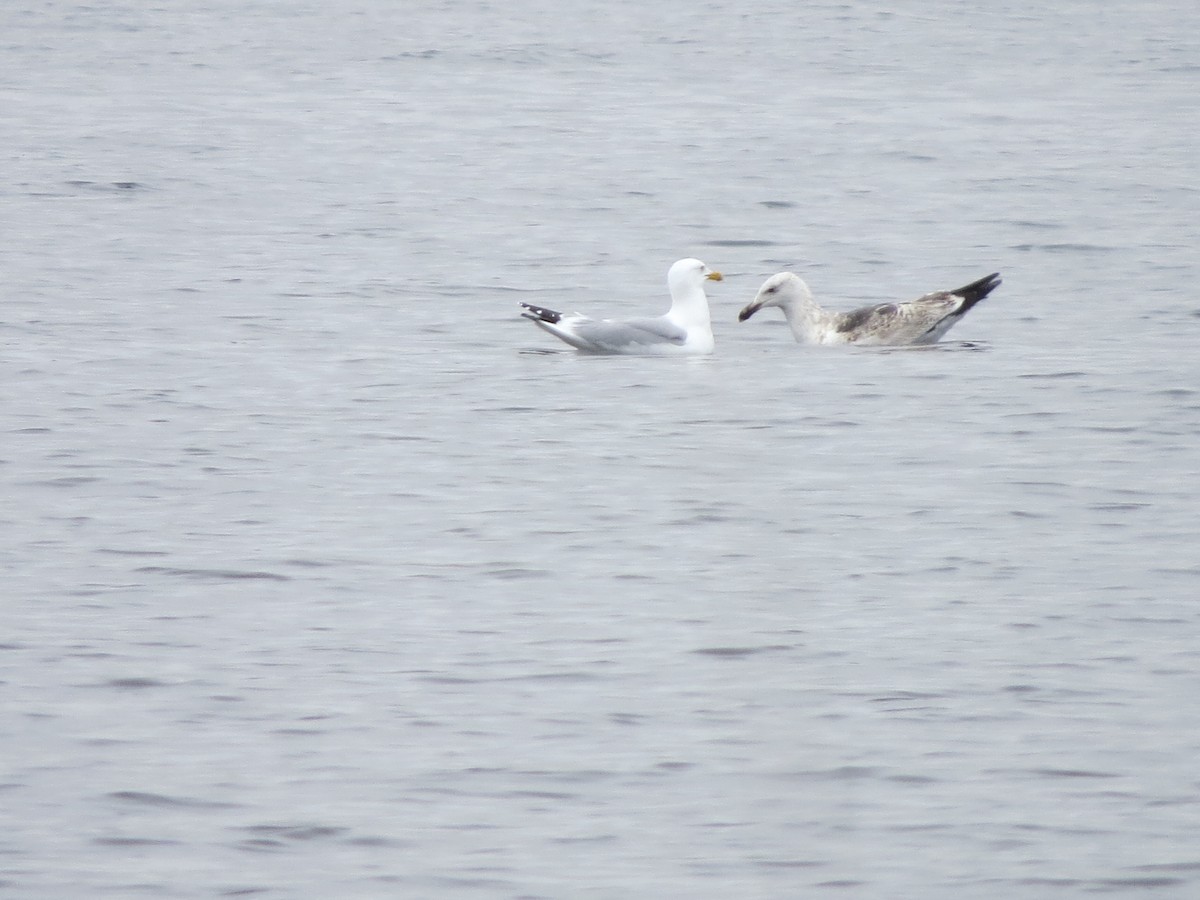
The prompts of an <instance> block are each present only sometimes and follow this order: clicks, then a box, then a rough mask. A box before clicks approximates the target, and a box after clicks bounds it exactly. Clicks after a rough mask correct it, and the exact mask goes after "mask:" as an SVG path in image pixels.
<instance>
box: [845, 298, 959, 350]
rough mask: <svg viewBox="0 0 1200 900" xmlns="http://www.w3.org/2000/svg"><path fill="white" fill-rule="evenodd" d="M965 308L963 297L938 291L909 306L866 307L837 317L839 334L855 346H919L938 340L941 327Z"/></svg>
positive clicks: (882, 305) (901, 304)
mask: <svg viewBox="0 0 1200 900" xmlns="http://www.w3.org/2000/svg"><path fill="white" fill-rule="evenodd" d="M962 305H963V300H962V298H961V297H957V296H955V295H954V294H951V293H950V292H949V291H936V292H934V293H932V294H926V295H925V296H924V297H918V298H917V299H916V300H913V301H912V302H910V303H881V304H879V305H878V306H864V307H863V308H862V309H856V310H853V311H851V312H848V313H842V314H841V315H840V316H838V321H837V331H838V333H839V334H842V335H843V336H845V338H846V340H847V341H849V342H850V343H854V344H919V343H922V342H924V341H931V340H937V339H938V337H940V335H941V333H942V332H943V331H944V330H945V329H944V328H940V327H939V326H941V325H942V323H946V326H947V327H948V326H949V325H950V324H952V322H946V320H947V319H948V318H950V317H951V316H953V315H954V314H955V313H957V312H958V311H959V307H961V306H962Z"/></svg>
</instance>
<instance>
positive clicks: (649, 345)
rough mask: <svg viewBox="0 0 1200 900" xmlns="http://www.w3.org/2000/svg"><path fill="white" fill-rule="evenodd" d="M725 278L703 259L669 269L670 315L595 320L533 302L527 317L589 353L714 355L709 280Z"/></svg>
mask: <svg viewBox="0 0 1200 900" xmlns="http://www.w3.org/2000/svg"><path fill="white" fill-rule="evenodd" d="M721 280H722V277H721V273H720V272H716V271H714V270H712V269H710V268H709V267H708V266H706V265H705V264H704V263H702V262H700V260H698V259H681V260H679V262H677V263H675V264H674V265H673V266H671V268H670V269H669V270H668V271H667V287H668V288H670V290H671V309H670V310H669V311H668V312H667V314H666V315H663V316H658V317H657V318H655V317H652V316H646V317H644V318H636V319H592V318H589V317H587V316H581V315H579V314H578V313H575V314H572V315H566V314H564V313H560V312H555V311H554V310H552V309H546V308H545V307H544V306H534V305H533V304H531V303H522V304H521V306H522V307H524V309H525V310H526V311H525V312H523V313H521V315H522V316H523V317H525V318H526V319H529V320H530V321H531V322H533V324H534V325H537V326H538V327H539V328H541V329H543V330H544V331H548V332H550V333H551V334H552V335H554V336H555V337H556V338H559V339H560V340H563V341H565V342H566V343H568V344H570V345H571V346H572V347H574V348H575V349H576V350H579V351H581V352H583V353H627V354H658V355H671V356H677V355H682V354H702V353H712V351H713V333H712V322H711V321H710V319H709V313H708V297H707V296H705V294H704V282H705V281H721Z"/></svg>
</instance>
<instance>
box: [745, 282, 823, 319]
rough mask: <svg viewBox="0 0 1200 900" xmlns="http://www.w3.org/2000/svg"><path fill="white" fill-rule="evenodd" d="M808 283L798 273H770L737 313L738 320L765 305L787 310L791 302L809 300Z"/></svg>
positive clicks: (746, 317)
mask: <svg viewBox="0 0 1200 900" xmlns="http://www.w3.org/2000/svg"><path fill="white" fill-rule="evenodd" d="M811 299H812V294H811V293H809V290H808V285H806V284H805V283H804V282H803V281H801V280H800V277H799V276H798V275H793V274H792V273H791V272H780V273H778V274H777V275H772V276H771V277H770V278H768V279H767V280H766V281H764V282H763V286H762V287H760V288H759V289H758V295H757V296H756V297H755V298H754V300H753V301H752V302H750V303H748V304H746V306H745V307H744V308H743V309H742V311H741V312H740V313H738V321H739V322H745V321H746V320H747V319H748V318H750V317H751V316H752V315H754V314H755V313H756V312H758V311H759V310H760V309H763V308H764V307H767V306H778V307H780V308H781V309H783V310H785V311H786V310H787V309H788V307H790V306H791V305H792V304H793V303H799V302H804V301H806V300H811Z"/></svg>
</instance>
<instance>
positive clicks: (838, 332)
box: [738, 272, 1000, 347]
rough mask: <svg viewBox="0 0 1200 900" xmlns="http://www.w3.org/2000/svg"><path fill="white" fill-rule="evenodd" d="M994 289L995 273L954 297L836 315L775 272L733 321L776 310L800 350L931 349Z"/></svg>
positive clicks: (794, 279) (946, 294)
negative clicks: (841, 347) (812, 346)
mask: <svg viewBox="0 0 1200 900" xmlns="http://www.w3.org/2000/svg"><path fill="white" fill-rule="evenodd" d="M999 284H1000V273H999V272H995V273H993V274H991V275H989V276H987V277H986V278H980V279H979V280H978V281H972V282H971V283H970V284H968V285H965V286H963V287H960V288H957V289H956V290H953V291H934V292H933V293H932V294H926V295H925V296H923V297H918V298H917V299H916V300H910V301H908V302H907V303H881V304H879V305H878V306H864V307H862V308H861V309H855V310H852V311H851V312H845V313H839V312H829V311H827V310H824V309H822V308H821V307H820V306H819V305H818V304H817V302H816V301H815V300H813V296H812V291H810V290H809V289H808V285H807V284H805V283H804V282H803V281H802V280H801V279H800V278H799V277H798V276H796V275H793V274H792V273H791V272H780V273H779V274H777V275H772V276H771V277H770V278H768V279H767V280H766V281H765V282H763V286H762V287H761V288H759V290H758V296H757V297H755V298H754V302H753V303H750V304H749V305H748V306H746V308H745V309H743V310H742V311H741V312H740V313H738V321H739V322H745V321H746V320H747V319H748V318H750V317H751V316H752V315H754V314H755V313H756V312H758V311H759V310H760V309H763V308H764V307H767V306H778V307H779V308H780V309H781V310H783V314H784V316H786V317H787V321H788V325H790V326H791V328H792V334H794V335H795V336H796V340H797V341H799V342H800V343H801V344H861V345H863V346H875V347H898V346H904V345H906V344H932V343H934V342H936V341H937V340H939V339H940V338H941V336H942V335H944V334H945V333H946V332H947V331H949V330H950V328H951V327H952V326H953V325H954V323H956V322H957V321H958V320H959V319H961V318H962V317H963V316H964V315H966V314H967V312H968V310H970V309H971V307H973V306H974V305H975V304H976V303H978V302H979V301H980V300H982V299H983V298H984V297H986V296H987V295H988V294H990V293H991V292H992V291H993V290H995V289H996V287H998V286H999Z"/></svg>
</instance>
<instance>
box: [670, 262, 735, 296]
mask: <svg viewBox="0 0 1200 900" xmlns="http://www.w3.org/2000/svg"><path fill="white" fill-rule="evenodd" d="M705 281H724V278H723V277H722V275H721V273H720V272H717V271H715V270H713V269H710V268H709V267H708V266H706V265H705V264H704V263H702V262H700V260H698V259H681V260H679V262H677V263H675V264H674V265H673V266H671V268H670V269H669V270H668V271H667V287H669V288H670V289H671V294H672V296H674V295H675V293H676V291H677V290H679V291H687V290H689V289H692V288H697V287H699V288H702V287H704V282H705Z"/></svg>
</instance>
